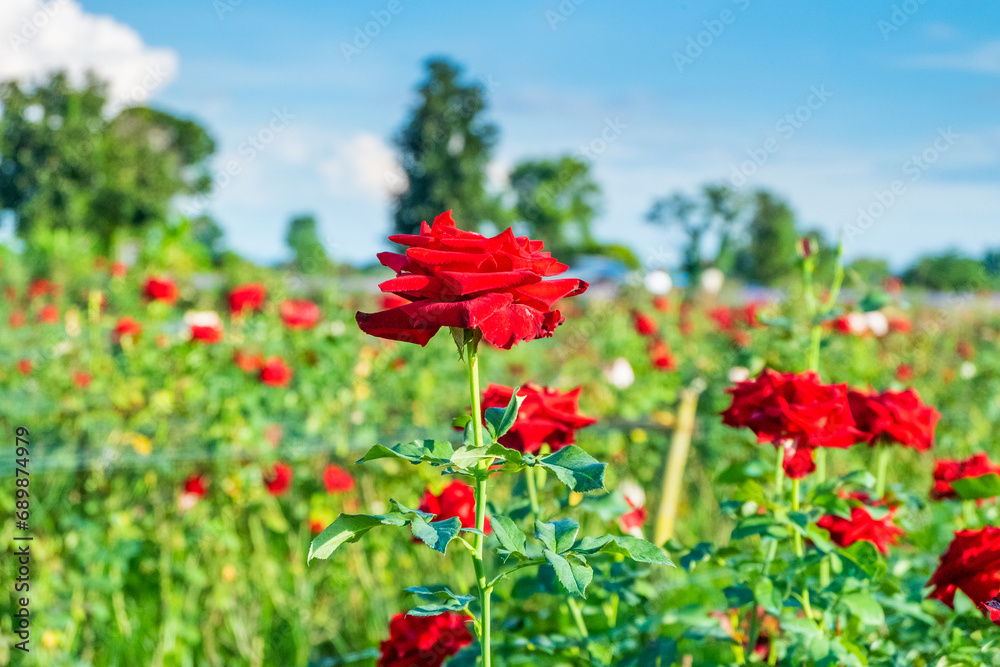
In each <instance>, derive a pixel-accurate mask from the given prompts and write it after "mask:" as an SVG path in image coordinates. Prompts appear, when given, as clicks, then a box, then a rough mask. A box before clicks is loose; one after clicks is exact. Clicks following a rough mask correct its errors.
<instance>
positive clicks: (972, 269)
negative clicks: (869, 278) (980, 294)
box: [903, 250, 991, 292]
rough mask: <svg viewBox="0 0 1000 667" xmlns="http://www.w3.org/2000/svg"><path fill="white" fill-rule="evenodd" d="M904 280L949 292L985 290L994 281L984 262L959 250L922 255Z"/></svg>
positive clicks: (915, 284) (914, 284) (911, 283)
mask: <svg viewBox="0 0 1000 667" xmlns="http://www.w3.org/2000/svg"><path fill="white" fill-rule="evenodd" d="M903 280H904V281H906V283H907V284H908V285H913V286H915V287H925V288H927V289H931V290H940V291H945V292H956V291H975V290H981V289H985V288H987V287H988V286H989V285H990V284H991V280H990V275H989V274H988V272H987V268H986V266H985V265H984V263H983V262H980V261H978V260H975V259H973V258H971V257H966V256H964V255H962V254H960V253H959V252H958V251H957V250H949V251H948V252H945V253H942V254H940V255H927V256H925V257H922V258H921V259H919V260H917V262H916V263H915V264H914V265H913V266H912V267H910V268H909V269H908V270H907V271H906V273H904V274H903Z"/></svg>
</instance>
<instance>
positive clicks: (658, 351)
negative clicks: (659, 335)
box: [649, 340, 677, 371]
mask: <svg viewBox="0 0 1000 667" xmlns="http://www.w3.org/2000/svg"><path fill="white" fill-rule="evenodd" d="M649 356H650V359H651V360H652V361H653V365H654V366H656V367H657V368H659V369H660V370H661V371H673V370H677V360H676V359H675V358H674V355H673V354H672V353H671V352H670V346H669V345H667V344H666V343H664V342H663V341H662V340H657V341H654V342H653V345H652V347H651V348H650V351H649Z"/></svg>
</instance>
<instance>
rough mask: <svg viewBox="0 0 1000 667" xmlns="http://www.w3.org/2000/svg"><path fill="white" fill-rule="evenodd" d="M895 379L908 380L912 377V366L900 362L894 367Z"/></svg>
mask: <svg viewBox="0 0 1000 667" xmlns="http://www.w3.org/2000/svg"><path fill="white" fill-rule="evenodd" d="M896 379H897V380H899V381H900V382H909V381H910V380H912V379H913V366H912V365H911V364H900V365H899V366H897V367H896Z"/></svg>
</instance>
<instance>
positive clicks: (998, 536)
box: [927, 526, 1000, 617]
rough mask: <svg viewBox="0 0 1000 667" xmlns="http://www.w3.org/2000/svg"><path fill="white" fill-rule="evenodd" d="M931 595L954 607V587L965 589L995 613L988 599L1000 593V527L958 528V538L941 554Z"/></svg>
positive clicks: (984, 607) (958, 589)
mask: <svg viewBox="0 0 1000 667" xmlns="http://www.w3.org/2000/svg"><path fill="white" fill-rule="evenodd" d="M927 585H928V586H933V587H934V590H932V591H931V593H930V595H929V596H928V597H931V598H933V599H935V600H941V602H944V603H945V604H946V605H948V606H949V607H951V608H952V609H954V608H955V591H962V592H963V593H965V594H966V595H968V596H969V598H970V599H971V600H972V601H973V602H975V603H976V605H977V606H981V607H982V611H983V613H984V614H987V615H990V616H991V617H992V609H991V608H990V607H988V606H987V603H988V602H990V601H992V600H994V598H996V597H997V594H998V593H1000V528H997V527H994V526H986V527H985V528H980V529H978V530H957V531H955V539H954V540H952V542H951V544H950V545H949V546H948V550H947V551H945V552H944V554H943V555H942V556H941V562H940V564H939V565H938V569H937V571H936V572H934V576H933V577H931V580H930V581H929V582H928V584H927Z"/></svg>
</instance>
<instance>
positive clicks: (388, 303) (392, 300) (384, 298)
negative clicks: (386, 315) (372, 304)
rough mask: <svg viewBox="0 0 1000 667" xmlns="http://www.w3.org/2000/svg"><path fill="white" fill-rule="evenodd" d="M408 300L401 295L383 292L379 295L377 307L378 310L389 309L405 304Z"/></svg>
mask: <svg viewBox="0 0 1000 667" xmlns="http://www.w3.org/2000/svg"><path fill="white" fill-rule="evenodd" d="M409 302H410V300H409V299H404V298H403V297H401V296H396V295H395V294H383V295H381V296H380V297H379V300H378V307H379V309H380V310H389V309H390V308H397V307H399V306H405V305H406V304H408V303H409Z"/></svg>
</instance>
